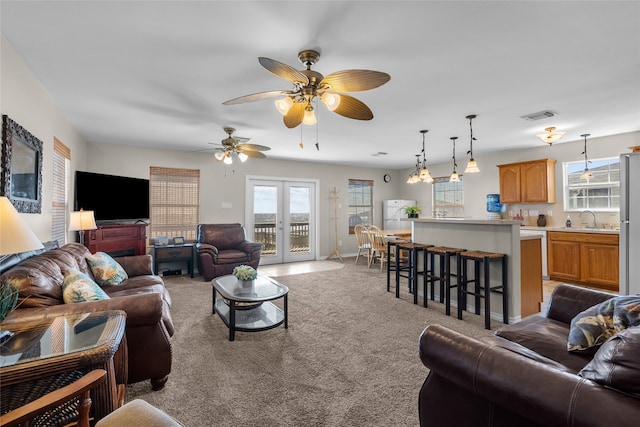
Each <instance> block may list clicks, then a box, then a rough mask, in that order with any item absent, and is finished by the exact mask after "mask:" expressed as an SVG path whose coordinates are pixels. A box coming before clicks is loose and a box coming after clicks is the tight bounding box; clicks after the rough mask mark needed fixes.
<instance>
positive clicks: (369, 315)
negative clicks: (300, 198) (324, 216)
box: [126, 258, 500, 427]
mask: <svg viewBox="0 0 640 427" xmlns="http://www.w3.org/2000/svg"><path fill="white" fill-rule="evenodd" d="M336 262H339V263H340V261H336ZM342 264H344V267H343V268H337V269H330V270H327V271H321V272H315V273H306V274H297V275H288V276H282V277H279V278H278V280H279V281H280V282H282V283H284V284H285V285H287V286H288V287H289V329H284V327H282V326H280V327H278V328H275V329H271V330H269V331H263V332H254V333H248V332H237V333H236V340H235V341H233V342H230V341H229V340H228V329H227V328H226V326H225V325H224V323H223V322H222V321H221V320H220V318H219V317H218V316H217V315H212V314H211V285H210V284H209V283H208V282H204V281H202V279H201V278H196V279H189V278H188V277H187V276H181V277H169V278H166V286H167V288H168V289H169V291H170V293H171V296H172V299H173V306H172V316H173V320H174V324H175V327H176V332H175V336H174V337H173V341H172V343H173V370H172V373H171V375H170V377H169V381H168V382H167V384H166V386H165V388H164V389H163V390H161V391H157V392H154V391H152V390H151V387H150V385H149V382H148V381H145V382H141V383H137V384H134V385H131V386H128V387H127V396H126V399H127V401H129V400H131V399H134V398H141V399H144V400H146V401H148V402H149V403H151V404H153V405H155V406H157V407H159V408H161V409H163V410H165V411H166V412H168V413H169V414H171V415H172V416H174V417H175V418H177V419H178V420H180V421H181V422H183V423H184V424H185V425H187V426H194V427H195V426H214V425H215V426H255V425H263V426H359V427H360V426H417V425H418V409H417V408H418V392H419V390H420V387H421V385H422V382H423V381H424V379H425V377H426V375H427V369H426V368H425V367H424V366H423V365H422V363H421V362H420V359H419V357H418V339H419V336H420V333H421V332H422V330H423V329H424V328H425V327H426V326H427V325H428V324H432V323H438V324H442V325H445V326H448V327H451V328H453V329H455V330H458V331H460V332H463V333H466V334H468V335H472V336H487V335H490V334H491V333H492V332H491V331H487V330H485V329H484V328H483V326H482V319H481V317H480V316H476V315H473V314H470V313H465V320H463V321H461V320H457V319H456V318H455V317H448V316H445V315H444V306H443V305H442V304H439V303H433V302H431V301H430V305H429V308H424V307H422V306H420V305H414V304H413V297H412V296H411V295H410V294H408V293H407V292H406V285H405V286H402V287H401V291H402V292H401V298H400V299H396V298H395V294H394V293H393V292H389V293H388V292H387V291H386V274H385V273H381V272H380V271H379V270H378V269H377V268H371V269H368V268H367V267H366V266H365V265H358V266H354V265H353V258H345V260H344V262H343V263H342ZM493 323H494V324H493V326H494V328H497V327H499V326H500V323H498V322H495V321H494V322H493Z"/></svg>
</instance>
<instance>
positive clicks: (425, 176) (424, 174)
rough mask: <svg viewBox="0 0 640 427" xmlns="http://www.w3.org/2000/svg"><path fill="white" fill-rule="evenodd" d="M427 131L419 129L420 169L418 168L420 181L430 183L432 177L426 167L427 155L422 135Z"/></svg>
mask: <svg viewBox="0 0 640 427" xmlns="http://www.w3.org/2000/svg"><path fill="white" fill-rule="evenodd" d="M427 132H429V131H428V130H424V129H423V130H421V131H420V133H421V134H422V169H421V170H420V175H419V176H420V181H422V182H426V183H431V182H433V177H432V176H431V174H430V173H429V169H427V157H426V154H425V151H424V136H425V134H426V133H427Z"/></svg>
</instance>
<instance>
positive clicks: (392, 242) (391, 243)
mask: <svg viewBox="0 0 640 427" xmlns="http://www.w3.org/2000/svg"><path fill="white" fill-rule="evenodd" d="M409 242H410V241H409V240H405V239H389V240H387V292H391V272H392V271H393V272H395V271H396V270H397V269H398V268H401V269H406V268H407V263H408V260H404V259H400V260H399V258H400V253H399V252H398V245H399V244H401V243H409ZM392 254H393V255H392ZM392 261H393V262H392ZM398 261H400V263H398ZM397 287H398V280H397V279H396V288H397Z"/></svg>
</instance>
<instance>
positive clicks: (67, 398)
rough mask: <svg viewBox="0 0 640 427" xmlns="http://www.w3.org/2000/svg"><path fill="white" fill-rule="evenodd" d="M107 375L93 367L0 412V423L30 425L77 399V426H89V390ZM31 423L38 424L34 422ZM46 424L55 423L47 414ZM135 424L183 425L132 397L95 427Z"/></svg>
mask: <svg viewBox="0 0 640 427" xmlns="http://www.w3.org/2000/svg"><path fill="white" fill-rule="evenodd" d="M106 374H107V371H105V370H104V369H95V370H93V371H91V372H89V373H88V374H86V375H84V376H82V377H81V378H80V379H78V380H76V381H74V382H73V383H71V384H69V385H67V386H64V387H62V388H59V389H57V390H55V391H52V392H50V393H48V394H45V395H44V396H42V397H40V398H38V399H36V400H34V401H32V402H30V403H27V404H26V405H24V406H21V407H19V408H17V409H14V410H13V411H11V412H7V413H6V414H2V415H0V426H2V427H17V426H29V425H30V421H32V420H35V419H36V418H37V417H40V416H42V415H43V414H51V413H55V412H56V411H57V410H58V408H60V407H65V408H69V406H70V405H69V403H70V402H73V401H74V400H77V405H75V408H76V409H75V411H76V414H77V424H76V425H77V426H78V427H89V409H90V408H91V398H90V397H89V392H90V391H91V389H92V388H94V387H96V386H97V385H98V384H100V383H101V382H103V381H104V380H105V377H106ZM78 398H79V399H78ZM71 406H73V405H71ZM65 410H68V409H65ZM34 424H38V423H37V422H35V423H34ZM46 425H57V424H55V423H54V422H53V421H52V420H51V418H50V417H48V421H47V423H46ZM134 425H135V426H140V427H180V426H182V427H184V425H183V424H181V423H179V422H178V421H176V420H174V419H173V418H171V417H170V416H169V415H167V414H166V413H164V412H163V411H161V410H160V409H157V408H155V407H154V406H151V405H150V404H148V403H147V402H145V401H143V400H140V399H135V400H132V401H131V402H129V403H127V404H125V405H124V406H122V407H120V408H118V409H116V410H115V411H113V412H112V413H111V414H109V415H107V416H106V417H104V418H102V419H101V420H98V422H97V423H96V424H95V426H96V427H120V426H134Z"/></svg>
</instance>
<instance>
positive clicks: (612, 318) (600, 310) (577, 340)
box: [567, 295, 640, 353]
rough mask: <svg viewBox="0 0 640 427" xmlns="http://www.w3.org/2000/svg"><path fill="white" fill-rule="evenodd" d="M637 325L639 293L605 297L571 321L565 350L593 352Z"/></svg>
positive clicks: (638, 322) (639, 317)
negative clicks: (616, 335) (604, 299)
mask: <svg viewBox="0 0 640 427" xmlns="http://www.w3.org/2000/svg"><path fill="white" fill-rule="evenodd" d="M636 325H640V295H625V296H619V297H614V298H611V299H608V300H607V301H604V302H602V303H600V304H597V305H594V306H593V307H589V308H588V309H586V310H584V311H583V312H581V313H580V314H578V315H577V316H576V317H574V318H573V319H572V320H571V327H570V330H569V340H568V342H567V350H569V351H572V352H588V353H591V352H595V351H596V350H598V347H599V346H600V345H602V344H603V343H604V342H606V341H607V340H608V339H609V338H611V337H612V336H614V335H615V334H617V333H618V332H620V331H622V330H624V329H627V328H629V327H631V326H636Z"/></svg>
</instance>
